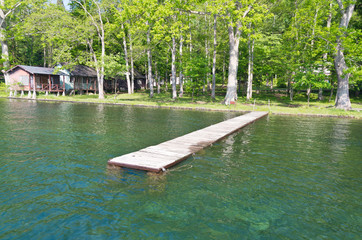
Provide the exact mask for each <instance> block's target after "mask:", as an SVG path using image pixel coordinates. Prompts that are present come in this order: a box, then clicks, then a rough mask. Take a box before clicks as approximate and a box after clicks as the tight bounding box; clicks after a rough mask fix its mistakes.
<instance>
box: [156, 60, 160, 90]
mask: <svg viewBox="0 0 362 240" xmlns="http://www.w3.org/2000/svg"><path fill="white" fill-rule="evenodd" d="M155 79H156V82H157V94H160V93H161V88H160V76H159V75H158V68H157V62H155Z"/></svg>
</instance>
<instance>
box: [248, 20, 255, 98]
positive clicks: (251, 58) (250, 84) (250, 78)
mask: <svg viewBox="0 0 362 240" xmlns="http://www.w3.org/2000/svg"><path fill="white" fill-rule="evenodd" d="M249 28H251V23H250V25H249ZM248 48H249V64H248V86H247V92H246V100H248V101H249V100H250V99H251V98H252V97H253V76H254V74H253V70H254V39H253V40H252V41H251V44H250V34H249V39H248Z"/></svg>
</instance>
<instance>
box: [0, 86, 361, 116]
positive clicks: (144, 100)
mask: <svg viewBox="0 0 362 240" xmlns="http://www.w3.org/2000/svg"><path fill="white" fill-rule="evenodd" d="M0 96H1V97H7V96H8V93H6V92H1V93H0ZM17 97H19V98H20V94H18V96H17ZM23 98H24V99H26V96H24V97H23ZM223 98H224V95H223V93H222V92H221V93H220V92H219V93H218V95H217V96H216V100H215V101H213V100H212V99H211V97H210V96H208V95H206V94H205V95H200V96H195V97H194V99H193V100H192V98H191V96H188V95H185V96H184V97H182V98H177V99H175V100H173V99H171V94H170V93H161V94H155V95H154V97H153V98H152V99H151V98H150V97H149V94H148V92H137V93H135V94H132V95H128V94H125V93H122V94H117V95H115V94H107V95H106V98H105V99H104V100H99V99H98V95H75V96H64V97H63V96H58V97H57V96H55V95H54V94H50V95H48V96H45V94H43V93H40V94H39V93H38V96H37V99H38V100H40V99H42V100H61V101H72V102H92V103H111V104H127V105H142V106H155V107H157V106H159V107H179V108H188V109H207V110H235V111H253V110H255V111H268V112H271V113H272V114H293V115H316V116H345V117H354V118H359V119H362V112H361V111H360V110H362V103H361V101H360V99H359V98H352V99H351V102H352V108H353V109H354V110H351V111H344V110H338V109H335V108H334V107H333V104H334V103H333V101H331V102H329V101H328V97H326V100H323V101H318V100H317V94H312V96H311V100H310V104H309V105H308V103H307V98H306V96H305V94H303V93H301V94H296V96H295V97H294V99H293V101H290V99H289V97H288V96H287V95H286V94H284V93H280V92H279V93H278V92H277V93H275V92H273V93H271V92H263V93H262V94H254V95H253V99H252V100H251V101H246V99H245V98H244V97H239V99H238V101H237V103H236V104H232V105H230V106H225V105H223V104H222V101H223Z"/></svg>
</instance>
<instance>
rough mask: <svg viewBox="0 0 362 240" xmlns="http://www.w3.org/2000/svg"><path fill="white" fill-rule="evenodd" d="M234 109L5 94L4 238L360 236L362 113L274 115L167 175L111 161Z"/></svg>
mask: <svg viewBox="0 0 362 240" xmlns="http://www.w3.org/2000/svg"><path fill="white" fill-rule="evenodd" d="M236 115H237V114H236V113H220V112H197V111H182V110H167V109H147V108H136V107H120V106H109V105H92V104H71V103H54V102H53V103H45V102H32V101H17V100H4V99H2V100H1V99H0V134H1V138H0V239H358V238H360V236H361V235H362V234H361V220H362V217H361V216H362V211H361V201H360V199H361V197H362V196H361V195H362V194H361V190H362V189H361V183H362V181H361V172H362V171H361V170H362V165H361V156H362V138H361V136H362V121H360V120H353V119H337V118H308V117H286V116H269V117H266V118H263V119H261V120H259V121H257V122H256V123H254V124H252V125H249V126H247V127H245V128H244V129H242V130H241V131H239V132H238V133H235V134H233V135H231V136H230V137H228V138H226V139H225V140H223V141H220V142H218V143H216V144H214V145H213V146H212V147H209V148H206V149H204V150H202V151H201V152H199V153H198V154H196V155H195V156H194V157H191V158H189V159H188V160H186V161H184V162H182V163H181V164H179V165H177V166H175V167H174V168H172V169H171V170H170V171H168V172H167V173H166V174H162V175H153V174H147V173H145V172H142V171H136V170H127V169H122V170H115V169H108V168H107V165H106V163H107V161H108V159H110V158H112V157H115V156H119V155H122V154H125V153H129V152H132V151H136V150H139V149H141V148H144V147H147V146H150V145H155V144H158V143H160V142H163V141H166V140H169V139H172V138H174V137H177V136H180V135H183V134H186V133H188V132H191V131H194V130H197V129H199V128H203V127H206V126H208V125H210V124H214V123H216V122H220V121H223V120H225V119H228V118H231V117H234V116H236Z"/></svg>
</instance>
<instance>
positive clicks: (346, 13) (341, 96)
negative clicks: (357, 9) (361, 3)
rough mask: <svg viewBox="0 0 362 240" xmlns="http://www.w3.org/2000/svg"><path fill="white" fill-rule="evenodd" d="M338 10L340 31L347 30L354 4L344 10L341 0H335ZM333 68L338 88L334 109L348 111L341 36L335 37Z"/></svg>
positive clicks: (347, 85)
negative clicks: (339, 13)
mask: <svg viewBox="0 0 362 240" xmlns="http://www.w3.org/2000/svg"><path fill="white" fill-rule="evenodd" d="M337 2H338V5H339V10H340V11H341V14H342V16H341V21H340V24H339V28H340V29H347V28H348V23H349V21H350V20H351V17H352V14H353V10H354V6H355V4H349V5H348V7H347V8H344V6H343V3H342V0H337ZM334 67H335V69H336V73H337V79H338V88H337V95H336V104H335V107H336V108H340V109H350V108H351V101H350V99H349V76H350V74H349V73H346V71H347V70H348V67H347V64H346V61H345V60H344V53H343V45H342V39H341V36H337V47H336V54H335V56H334Z"/></svg>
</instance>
